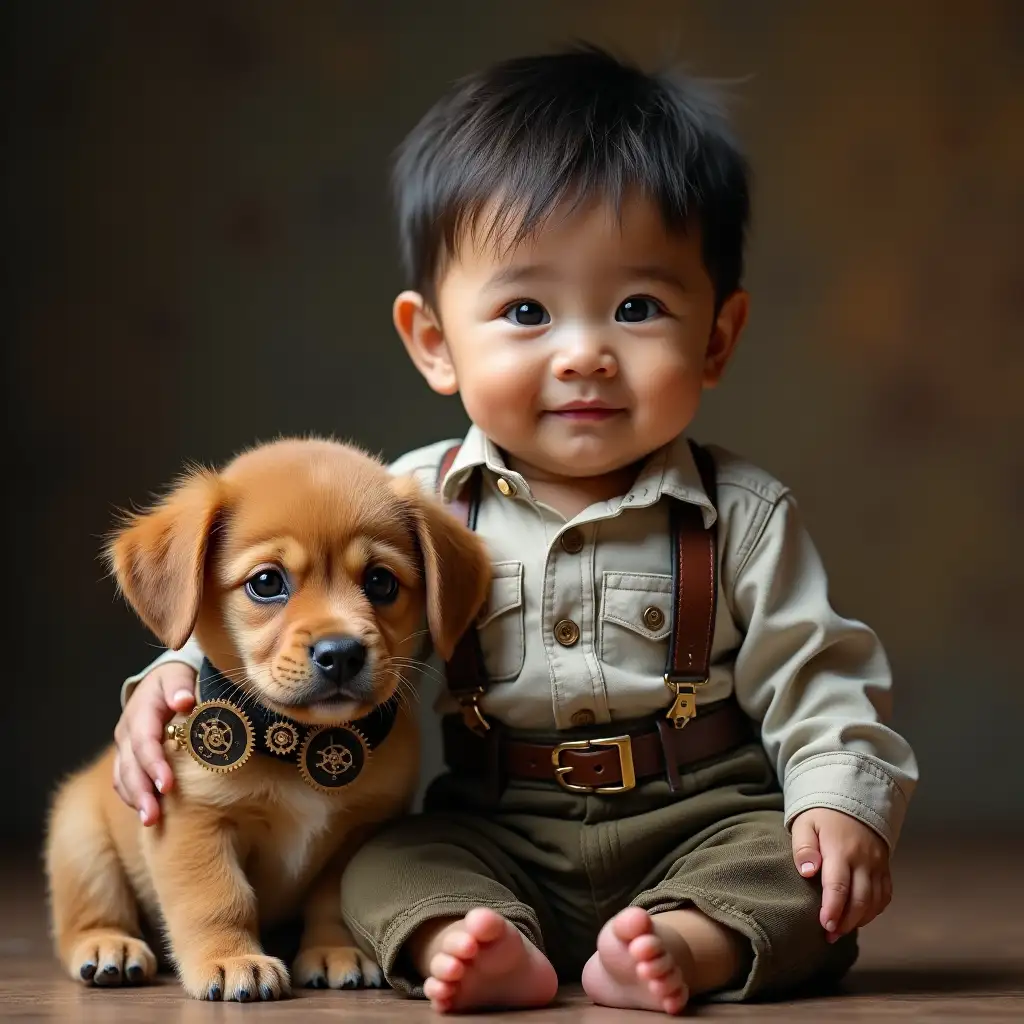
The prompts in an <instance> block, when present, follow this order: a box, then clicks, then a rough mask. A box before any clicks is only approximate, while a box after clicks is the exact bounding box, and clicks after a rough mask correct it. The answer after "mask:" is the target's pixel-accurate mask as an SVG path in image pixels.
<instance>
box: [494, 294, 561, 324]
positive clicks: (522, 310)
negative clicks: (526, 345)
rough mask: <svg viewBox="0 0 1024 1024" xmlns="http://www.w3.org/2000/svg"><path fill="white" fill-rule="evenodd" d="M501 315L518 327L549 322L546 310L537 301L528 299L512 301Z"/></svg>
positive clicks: (549, 318)
mask: <svg viewBox="0 0 1024 1024" xmlns="http://www.w3.org/2000/svg"><path fill="white" fill-rule="evenodd" d="M501 315H502V316H503V317H504V318H505V319H506V320H511V321H512V323H514V324H518V325H519V326H520V327H540V326H541V325H542V324H549V323H551V317H550V316H548V311H547V310H546V309H545V308H544V307H543V306H542V305H541V304H540V303H539V302H533V301H532V300H530V299H527V300H526V301H523V302H513V303H512V305H511V306H509V307H508V308H507V309H506V310H505V312H504V313H502V314H501Z"/></svg>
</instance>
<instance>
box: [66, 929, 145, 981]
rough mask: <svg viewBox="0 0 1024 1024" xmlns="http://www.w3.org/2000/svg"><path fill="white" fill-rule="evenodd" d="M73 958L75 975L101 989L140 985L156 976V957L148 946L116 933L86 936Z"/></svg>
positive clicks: (138, 940)
mask: <svg viewBox="0 0 1024 1024" xmlns="http://www.w3.org/2000/svg"><path fill="white" fill-rule="evenodd" d="M70 959H71V965H72V967H71V969H72V973H73V974H75V975H77V976H78V977H79V978H81V979H82V981H85V982H90V983H92V984H93V985H99V986H101V987H102V988H113V987H115V986H118V985H123V984H128V985H141V984H142V983H143V982H145V981H147V980H148V979H149V978H152V977H154V976H155V975H156V957H155V956H154V955H153V951H152V950H151V949H150V948H149V946H147V945H146V943H144V942H143V941H142V940H141V939H135V938H132V937H131V936H130V935H124V934H119V933H116V932H114V933H100V934H98V935H93V936H88V937H86V938H85V939H83V940H82V941H81V942H80V943H79V945H78V946H77V947H76V948H75V950H74V951H73V952H72V954H71V958H70Z"/></svg>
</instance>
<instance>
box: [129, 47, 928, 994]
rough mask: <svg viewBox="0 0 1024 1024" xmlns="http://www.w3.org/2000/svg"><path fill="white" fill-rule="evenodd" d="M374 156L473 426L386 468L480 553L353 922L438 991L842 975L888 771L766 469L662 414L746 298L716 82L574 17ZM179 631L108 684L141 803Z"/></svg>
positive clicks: (872, 710) (677, 403) (175, 679)
mask: <svg viewBox="0 0 1024 1024" xmlns="http://www.w3.org/2000/svg"><path fill="white" fill-rule="evenodd" d="M395 183H396V194H397V206H398V219H399V225H400V231H401V248H402V257H403V261H404V264H405V269H406V272H407V274H408V279H409V284H410V286H411V290H409V291H405V292H403V293H402V294H401V295H399V296H398V298H397V299H396V300H395V304H394V322H395V326H396V327H397V330H398V333H399V335H400V336H401V338H402V341H403V342H404V344H405V348H406V350H407V352H408V354H409V357H410V358H411V359H412V361H413V363H414V364H415V366H416V367H417V369H418V370H419V371H420V373H421V374H422V375H423V377H424V379H425V380H426V381H427V383H428V384H429V386H430V387H431V388H433V389H434V391H436V392H439V393H440V394H444V395H454V394H458V395H459V396H460V398H461V400H462V402H463V405H464V406H465V409H466V412H467V414H468V416H469V418H470V420H471V421H472V426H471V428H470V430H469V433H468V434H467V435H466V437H465V438H464V439H463V440H462V441H461V443H456V442H453V441H444V442H440V443H436V444H431V445H429V446H427V447H425V448H421V449H419V450H417V451H415V452H412V453H411V454H409V455H406V456H404V457H402V458H400V459H399V460H398V461H397V462H396V463H395V464H394V466H393V470H394V472H395V473H402V474H412V475H414V476H415V477H416V478H417V479H418V480H420V482H421V483H422V486H423V487H424V488H425V489H427V490H430V491H434V490H437V492H438V493H439V494H440V496H441V497H442V498H443V499H444V500H445V501H447V502H449V503H450V504H451V507H452V510H453V512H454V513H455V514H458V515H462V516H464V517H466V519H467V521H468V522H470V524H471V525H472V526H473V527H474V528H475V529H476V530H477V531H479V533H480V534H481V535H482V536H483V537H484V538H485V539H486V540H487V542H488V545H489V547H490V551H491V554H492V562H493V572H494V578H493V584H492V588H491V594H490V598H489V601H488V603H487V605H486V607H485V608H484V610H483V611H482V613H481V615H480V617H479V619H478V622H477V624H476V628H475V629H474V630H471V631H470V635H468V636H467V637H466V638H464V641H463V644H462V645H461V647H460V649H459V651H458V652H457V656H456V657H454V658H453V659H452V661H451V662H450V663H449V664H448V665H447V666H446V672H447V687H446V689H445V691H444V693H443V695H442V698H441V701H440V707H439V711H440V712H441V714H442V716H443V720H442V726H443V733H444V739H445V759H446V764H447V766H448V769H449V770H448V771H447V772H446V773H445V774H443V775H442V776H441V777H440V778H438V779H436V780H435V781H434V782H433V784H432V785H431V787H430V789H429V791H428V794H427V796H426V799H425V804H424V810H423V812H422V813H421V814H417V815H413V816H409V817H407V818H404V819H401V820H398V821H395V822H392V823H391V824H390V825H389V826H387V827H386V828H384V829H383V830H382V831H381V832H380V833H379V834H377V835H376V836H374V837H373V838H371V839H370V840H369V841H368V842H367V843H366V844H365V845H364V846H363V847H362V848H361V849H360V850H359V851H358V852H357V853H356V854H355V856H354V857H353V859H352V861H351V863H350V864H349V866H348V868H347V870H346V873H345V876H344V881H343V885H342V892H341V893H340V898H341V900H342V906H343V908H344V914H345V919H346V922H347V923H348V925H349V926H350V928H351V930H352V932H353V934H354V935H355V936H356V939H357V941H358V942H359V943H360V944H361V945H362V946H364V948H365V949H366V950H367V951H368V952H371V953H372V954H373V955H374V956H375V957H376V958H377V960H378V962H379V963H380V965H381V967H382V969H383V971H384V974H385V976H386V978H387V980H388V982H389V983H390V984H391V985H392V986H393V987H394V988H395V989H396V990H398V991H399V992H402V993H406V994H411V995H421V996H425V997H426V998H428V999H429V1000H430V1001H431V1003H432V1004H433V1006H434V1007H435V1008H436V1009H437V1010H439V1011H442V1012H446V1011H459V1010H468V1009H472V1008H478V1007H481V1008H482V1007H504V1008H512V1007H530V1006H538V1005H543V1004H545V1003H547V1002H549V1001H550V1000H552V999H553V997H554V996H555V992H556V988H557V983H558V979H559V978H563V979H582V983H583V987H584V989H585V990H586V992H587V993H588V995H589V996H590V998H591V999H593V1000H594V1002H596V1003H600V1004H603V1005H606V1006H615V1007H632V1008H642V1009H649V1010H654V1011H661V1012H666V1013H678V1012H679V1011H680V1010H682V1008H683V1007H684V1006H685V1005H686V1003H687V1001H688V1000H689V999H692V998H694V997H713V998H718V999H733V1000H740V999H750V998H753V997H762V996H766V995H779V994H785V993H790V992H793V991H795V990H796V989H797V987H798V986H801V985H804V984H806V983H808V982H812V981H814V982H824V981H830V980H834V979H837V978H839V977H840V976H841V975H842V974H843V973H844V972H845V971H846V970H847V969H848V968H849V966H850V965H851V964H852V963H853V961H854V959H855V957H856V930H857V929H858V928H860V927H862V926H864V925H866V924H868V923H869V922H870V921H871V920H872V919H873V918H874V917H875V916H876V915H877V914H879V913H881V911H882V910H884V909H885V907H886V905H887V904H888V903H889V900H890V897H891V883H890V874H889V857H890V853H891V851H892V848H893V847H894V845H895V844H896V841H897V839H898V836H899V832H900V828H901V825H902V823H903V819H904V815H905V812H906V807H907V802H908V800H909V798H910V796H911V793H912V791H913V789H914V785H915V782H916V777H917V767H916V764H915V760H914V755H913V753H912V751H911V749H910V747H909V746H908V744H907V743H906V741H905V740H904V739H903V738H901V737H900V736H899V735H897V734H896V733H895V732H893V731H892V730H891V729H890V728H889V727H888V726H886V725H885V724H883V723H884V719H885V717H886V715H887V713H888V710H889V702H890V688H891V679H890V671H889V666H888V664H887V660H886V657H885V655H884V653H883V651H882V648H881V646H880V645H879V642H878V640H877V638H876V636H875V635H874V633H872V631H871V630H870V629H868V628H867V627H866V626H865V625H863V624H861V623H860V622H858V621H854V620H852V619H849V618H844V617H842V616H840V615H839V614H838V613H837V612H836V611H835V610H834V609H833V607H832V605H831V604H830V602H829V595H828V587H827V580H826V575H825V570H824V568H823V566H822V563H821V561H820V559H819V556H818V553H817V551H816V550H815V547H814V545H813V543H812V542H811V539H810V538H809V536H808V534H807V532H806V530H805V528H804V525H803V523H802V521H801V517H800V512H799V510H798V507H797V504H796V502H795V500H794V498H793V496H792V494H791V493H790V492H789V491H788V490H787V489H786V487H785V486H784V485H782V484H781V483H779V482H778V481H777V480H775V479H774V478H773V477H772V476H771V475H770V474H768V473H766V472H765V471H764V470H761V469H759V468H757V467H755V466H753V465H751V464H750V463H748V462H746V461H744V460H743V459H742V458H740V457H738V456H737V455H734V454H732V453H730V452H727V451H725V450H723V449H721V448H718V447H713V446H709V447H708V448H703V447H700V446H697V445H695V444H692V443H691V442H690V441H689V440H688V439H687V435H686V432H687V428H688V427H689V425H690V424H691V421H692V420H693V418H694V416H695V414H696V412H697V409H698V405H699V402H700V399H701V396H702V394H703V392H704V390H705V389H708V388H713V387H715V386H716V385H717V384H718V383H719V381H720V380H721V378H722V375H723V373H724V371H725V369H726V367H727V365H728V363H729V360H730V358H731V357H732V355H733V352H734V350H735V348H736V345H737V343H738V341H739V339H740V335H741V334H742V332H743V328H744V325H745V324H746V321H747V313H748V306H749V299H748V296H747V293H746V292H745V291H744V290H743V288H742V283H741V282H742V270H743V249H744V236H745V231H746V227H747V220H748V205H749V201H748V172H747V167H746V163H745V160H744V158H743V156H742V155H741V153H740V151H739V150H738V148H737V146H736V144H735V142H734V140H733V138H732V137H731V134H730V131H729V129H728V126H727V124H726V121H725V119H724V117H723V115H722V113H721V111H720V109H719V107H718V105H717V103H716V100H715V98H714V96H713V94H712V93H711V92H710V91H709V90H708V89H707V88H705V87H704V86H702V85H701V84H700V83H698V82H696V81H693V80H689V79H683V78H673V77H669V76H665V75H651V74H647V73H644V72H642V71H640V70H638V69H637V68H634V67H632V66H629V65H627V64H624V63H622V62H620V61H618V60H616V59H614V58H612V57H611V56H609V55H607V54H605V53H603V52H600V51H598V50H594V49H590V48H579V49H573V50H569V51H566V52H562V53H558V54H554V55H547V56H540V57H530V58H523V59H516V60H510V61H506V62H503V63H501V64H498V65H497V66H495V67H492V68H491V69H489V70H487V71H484V72H483V73H480V74H477V75H474V76H471V77H469V78H467V79H465V80H463V81H461V82H459V83H458V84H457V85H456V86H455V87H454V88H453V90H452V91H451V92H450V93H449V94H448V95H447V96H445V97H444V98H443V99H442V100H441V101H440V102H439V103H438V104H437V105H436V106H435V107H434V108H433V109H432V110H431V111H430V112H429V113H427V115H426V116H425V117H424V118H423V120H422V121H421V122H420V123H419V124H418V125H417V127H416V128H415V129H414V130H413V132H412V133H411V134H410V136H409V137H408V139H407V140H406V142H405V143H404V145H403V147H402V150H401V152H400V155H399V159H398V161H397V166H396V172H395ZM766 386H770V382H766ZM201 660H202V652H201V651H199V650H198V649H197V648H196V646H195V644H194V643H190V644H189V645H188V646H186V647H185V648H184V649H183V650H181V651H177V652H167V653H166V654H164V655H162V656H161V657H160V658H159V659H158V660H157V662H156V663H155V664H154V665H153V666H151V667H150V668H149V669H148V670H147V671H146V672H145V673H143V674H142V676H141V677H136V678H134V679H131V680H128V682H127V684H126V687H125V690H124V694H123V696H124V698H125V707H124V712H123V715H122V719H121V721H120V723H119V724H118V727H117V740H118V750H119V756H118V763H117V767H116V779H115V784H116V785H117V787H118V789H119V792H120V793H121V794H122V796H123V797H124V798H125V799H126V800H127V801H128V802H129V803H131V804H133V805H134V806H136V807H137V808H139V810H140V813H141V815H142V818H143V821H145V822H146V823H148V824H152V823H153V822H155V821H156V820H157V819H158V817H159V814H160V810H159V804H158V802H157V799H156V797H155V795H154V793H153V785H154V784H155V786H156V789H157V790H159V791H161V792H166V791H167V788H168V787H169V786H170V785H172V782H173V780H172V778H171V773H170V769H169V767H168V765H167V762H166V760H165V758H164V755H163V751H162V747H161V739H162V736H163V725H164V723H165V722H166V721H167V720H168V719H169V718H170V716H171V715H172V714H173V713H174V712H175V711H187V710H188V709H189V708H190V707H191V704H192V701H193V689H194V678H195V671H196V669H197V667H198V665H199V663H200V662H201ZM140 678H141V681H139V679H140ZM136 683H138V685H137V686H136ZM133 691H134V692H133ZM129 697H130V699H128V698H129Z"/></svg>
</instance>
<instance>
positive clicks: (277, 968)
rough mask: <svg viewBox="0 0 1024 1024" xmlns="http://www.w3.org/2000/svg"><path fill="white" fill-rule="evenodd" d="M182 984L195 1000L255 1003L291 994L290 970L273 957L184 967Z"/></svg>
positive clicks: (222, 961)
mask: <svg viewBox="0 0 1024 1024" xmlns="http://www.w3.org/2000/svg"><path fill="white" fill-rule="evenodd" d="M181 984H182V986H183V987H184V989H185V991H186V992H187V993H188V994H189V995H190V996H192V997H193V998H194V999H208V1000H212V1001H214V1002H220V1001H221V1000H224V1001H226V1002H238V1003H252V1002H257V1001H264V1002H268V1001H270V1000H273V999H280V998H281V997H282V996H285V995H288V993H289V992H290V991H291V984H290V982H289V978H288V968H287V967H285V965H284V964H283V963H281V961H280V960H278V959H277V958H276V957H273V956H256V955H252V956H230V957H222V958H220V959H218V960H206V961H203V962H201V963H199V964H196V965H194V966H192V965H189V966H185V965H182V968H181Z"/></svg>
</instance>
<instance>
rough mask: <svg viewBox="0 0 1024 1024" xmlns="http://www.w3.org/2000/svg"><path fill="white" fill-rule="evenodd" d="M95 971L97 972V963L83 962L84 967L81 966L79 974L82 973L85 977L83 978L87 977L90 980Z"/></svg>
mask: <svg viewBox="0 0 1024 1024" xmlns="http://www.w3.org/2000/svg"><path fill="white" fill-rule="evenodd" d="M95 973H96V965H95V964H93V963H88V964H82V968H81V970H80V971H79V974H81V975H82V977H83V978H84V979H85V980H86V981H89V980H91V978H92V976H93V975H94V974H95Z"/></svg>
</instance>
